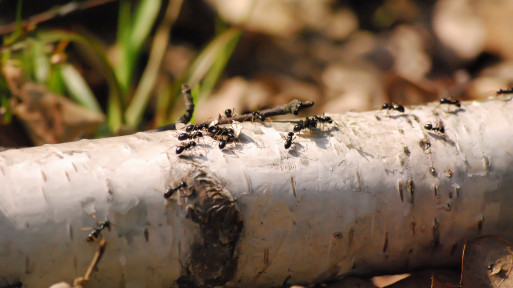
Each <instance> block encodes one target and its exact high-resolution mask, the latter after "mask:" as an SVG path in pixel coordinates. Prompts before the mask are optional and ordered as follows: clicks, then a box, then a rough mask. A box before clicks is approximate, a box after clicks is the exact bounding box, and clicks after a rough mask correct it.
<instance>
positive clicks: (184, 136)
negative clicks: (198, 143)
mask: <svg viewBox="0 0 513 288" xmlns="http://www.w3.org/2000/svg"><path fill="white" fill-rule="evenodd" d="M200 137H203V133H201V131H194V132H192V133H180V134H178V140H180V141H184V140H188V139H195V138H198V139H199V138H200Z"/></svg>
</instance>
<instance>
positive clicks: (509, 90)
mask: <svg viewBox="0 0 513 288" xmlns="http://www.w3.org/2000/svg"><path fill="white" fill-rule="evenodd" d="M509 93H513V87H512V88H509V89H506V90H503V89H499V90H497V95H500V94H509Z"/></svg>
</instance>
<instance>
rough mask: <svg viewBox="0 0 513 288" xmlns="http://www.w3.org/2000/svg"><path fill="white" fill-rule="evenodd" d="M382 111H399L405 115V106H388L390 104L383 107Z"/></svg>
mask: <svg viewBox="0 0 513 288" xmlns="http://www.w3.org/2000/svg"><path fill="white" fill-rule="evenodd" d="M381 109H382V110H384V109H386V110H395V111H399V112H401V113H404V106H403V105H400V104H388V103H385V104H383V105H382V106H381Z"/></svg>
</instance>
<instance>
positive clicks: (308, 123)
mask: <svg viewBox="0 0 513 288" xmlns="http://www.w3.org/2000/svg"><path fill="white" fill-rule="evenodd" d="M317 121H318V120H316V119H314V118H308V117H306V119H305V120H304V121H303V120H299V122H297V124H296V125H295V126H294V132H297V133H299V132H301V130H304V129H307V128H308V129H311V128H315V127H317Z"/></svg>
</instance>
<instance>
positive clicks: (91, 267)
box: [73, 239, 107, 288]
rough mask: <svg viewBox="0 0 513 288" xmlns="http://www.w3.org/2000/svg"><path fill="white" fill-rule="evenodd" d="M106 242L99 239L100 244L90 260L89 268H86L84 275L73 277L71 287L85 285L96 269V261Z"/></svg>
mask: <svg viewBox="0 0 513 288" xmlns="http://www.w3.org/2000/svg"><path fill="white" fill-rule="evenodd" d="M106 244H107V241H105V239H102V241H100V246H99V247H98V250H96V253H95V254H94V257H93V260H92V261H91V264H90V265H89V268H87V272H86V273H85V275H84V277H78V278H75V281H73V287H76V288H82V287H84V288H85V287H86V283H87V282H88V281H89V280H90V279H91V275H92V274H93V272H94V271H95V270H96V266H97V265H98V262H100V259H101V258H102V256H103V253H104V252H105V245H106Z"/></svg>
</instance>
